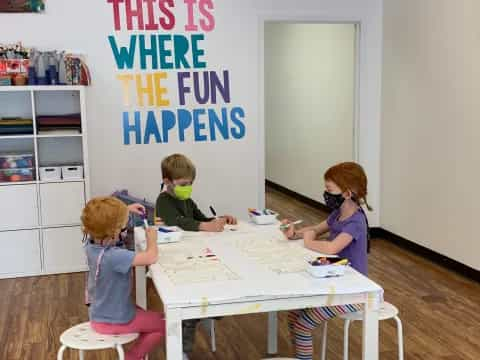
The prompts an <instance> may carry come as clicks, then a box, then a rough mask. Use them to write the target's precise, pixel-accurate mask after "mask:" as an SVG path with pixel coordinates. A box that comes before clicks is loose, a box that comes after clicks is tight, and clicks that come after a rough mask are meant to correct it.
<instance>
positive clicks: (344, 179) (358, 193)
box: [323, 162, 372, 210]
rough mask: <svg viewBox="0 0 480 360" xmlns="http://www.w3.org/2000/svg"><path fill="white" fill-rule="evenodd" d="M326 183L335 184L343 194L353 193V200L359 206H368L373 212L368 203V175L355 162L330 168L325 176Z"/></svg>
mask: <svg viewBox="0 0 480 360" xmlns="http://www.w3.org/2000/svg"><path fill="white" fill-rule="evenodd" d="M323 177H324V179H325V181H331V182H333V183H335V184H336V185H337V186H338V187H339V188H340V189H341V190H342V192H346V191H351V192H352V193H353V196H352V198H353V199H354V200H355V201H357V202H358V204H359V205H366V207H367V209H368V210H372V208H371V207H370V205H368V203H367V184H368V180H367V175H366V174H365V171H364V170H363V168H362V167H361V166H360V165H359V164H357V163H355V162H343V163H340V164H337V165H335V166H332V167H331V168H329V169H328V170H327V171H326V172H325V175H324V176H323Z"/></svg>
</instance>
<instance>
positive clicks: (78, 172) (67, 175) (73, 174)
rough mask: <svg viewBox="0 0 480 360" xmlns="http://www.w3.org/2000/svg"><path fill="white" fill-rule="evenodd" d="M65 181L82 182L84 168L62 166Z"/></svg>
mask: <svg viewBox="0 0 480 360" xmlns="http://www.w3.org/2000/svg"><path fill="white" fill-rule="evenodd" d="M62 177H63V180H81V179H83V166H80V165H71V166H62Z"/></svg>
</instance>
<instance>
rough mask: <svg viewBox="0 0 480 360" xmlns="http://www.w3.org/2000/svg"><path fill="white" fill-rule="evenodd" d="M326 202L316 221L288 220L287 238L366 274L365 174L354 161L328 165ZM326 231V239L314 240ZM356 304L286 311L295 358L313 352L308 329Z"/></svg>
mask: <svg viewBox="0 0 480 360" xmlns="http://www.w3.org/2000/svg"><path fill="white" fill-rule="evenodd" d="M324 181H325V192H324V194H323V196H324V199H325V203H326V205H327V206H328V207H329V208H330V209H331V210H332V213H331V214H330V216H329V217H328V219H327V220H326V221H323V222H321V223H320V224H318V225H314V226H308V227H304V228H302V229H295V226H294V224H292V223H290V222H289V221H288V220H283V221H282V223H283V224H290V225H289V227H288V228H286V229H285V230H284V234H285V236H286V237H287V238H288V239H290V240H295V239H301V238H303V239H304V244H305V247H306V248H308V249H310V250H313V251H318V252H320V253H323V254H327V255H339V256H340V257H342V258H347V259H348V260H349V261H350V263H351V266H352V267H353V268H354V269H356V270H357V271H359V272H361V273H362V274H364V275H367V248H368V221H367V217H366V215H365V213H364V211H363V209H362V207H361V206H362V205H365V206H366V207H367V209H368V210H371V208H370V206H369V205H368V203H367V200H366V196H367V176H366V175H365V172H364V170H363V168H362V167H361V166H360V165H358V164H356V163H354V162H345V163H340V164H338V165H335V166H333V167H331V168H330V169H328V170H327V171H326V172H325V175H324ZM327 232H329V233H330V234H329V236H328V238H327V240H316V238H317V237H318V236H319V235H322V234H325V233H327ZM360 309H361V307H360V306H359V305H345V306H327V307H321V308H312V309H305V310H299V311H291V312H290V313H289V327H290V331H291V333H292V338H293V341H294V344H295V347H296V358H297V359H302V360H311V359H312V356H313V347H312V330H313V329H314V328H316V327H317V326H319V325H320V324H321V323H322V322H324V321H327V320H329V319H332V318H333V317H335V316H337V315H339V314H342V313H348V312H355V311H358V310H360Z"/></svg>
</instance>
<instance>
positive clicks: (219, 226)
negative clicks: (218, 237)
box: [199, 218, 226, 232]
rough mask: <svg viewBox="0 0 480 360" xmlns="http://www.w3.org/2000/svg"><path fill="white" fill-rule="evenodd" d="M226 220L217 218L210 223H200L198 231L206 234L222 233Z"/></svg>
mask: <svg viewBox="0 0 480 360" xmlns="http://www.w3.org/2000/svg"><path fill="white" fill-rule="evenodd" d="M225 224H226V220H225V219H222V218H217V219H215V220H212V221H208V222H202V223H200V228H199V229H200V231H207V232H222V231H223V228H224V227H225Z"/></svg>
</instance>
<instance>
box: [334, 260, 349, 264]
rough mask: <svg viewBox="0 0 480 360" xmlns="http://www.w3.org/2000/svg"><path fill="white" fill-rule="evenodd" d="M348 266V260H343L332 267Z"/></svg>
mask: <svg viewBox="0 0 480 360" xmlns="http://www.w3.org/2000/svg"><path fill="white" fill-rule="evenodd" d="M347 264H348V259H343V260H340V261H337V262H336V263H333V264H332V265H347Z"/></svg>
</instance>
